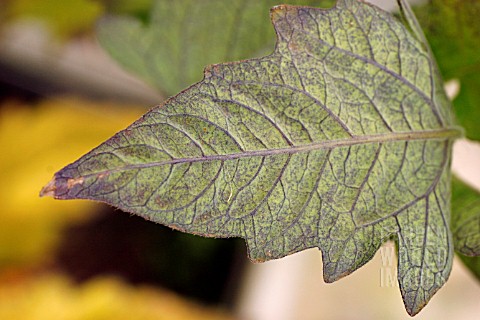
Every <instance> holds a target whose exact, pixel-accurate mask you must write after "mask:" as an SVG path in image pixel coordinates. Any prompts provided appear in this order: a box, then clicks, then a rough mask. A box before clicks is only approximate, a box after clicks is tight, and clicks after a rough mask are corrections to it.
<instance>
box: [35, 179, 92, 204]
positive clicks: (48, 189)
mask: <svg viewBox="0 0 480 320" xmlns="http://www.w3.org/2000/svg"><path fill="white" fill-rule="evenodd" d="M84 181H85V178H84V177H78V178H70V179H67V180H66V181H64V180H63V179H60V180H57V178H56V177H53V179H52V180H51V181H50V182H49V183H48V184H47V185H46V186H44V187H43V188H42V190H40V197H54V198H56V199H58V198H59V194H63V192H62V191H67V192H68V191H69V190H71V189H72V188H73V187H74V186H76V185H81V184H83V182H84ZM59 190H62V191H60V192H59ZM62 198H63V197H62Z"/></svg>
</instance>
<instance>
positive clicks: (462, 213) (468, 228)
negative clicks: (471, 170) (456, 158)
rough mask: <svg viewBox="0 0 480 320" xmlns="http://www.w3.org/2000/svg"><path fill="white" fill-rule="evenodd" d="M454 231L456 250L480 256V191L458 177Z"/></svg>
mask: <svg viewBox="0 0 480 320" xmlns="http://www.w3.org/2000/svg"><path fill="white" fill-rule="evenodd" d="M452 233H453V240H454V244H455V250H457V251H458V252H459V253H461V254H463V255H467V256H480V193H479V192H478V191H476V190H474V189H472V188H471V187H470V186H468V185H466V184H465V183H463V182H462V181H460V180H458V179H453V188H452Z"/></svg>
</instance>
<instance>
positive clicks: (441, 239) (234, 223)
mask: <svg viewBox="0 0 480 320" xmlns="http://www.w3.org/2000/svg"><path fill="white" fill-rule="evenodd" d="M400 5H401V6H402V9H403V10H402V12H403V14H404V20H405V21H406V22H407V24H408V25H407V27H408V29H407V28H406V27H405V26H404V25H403V24H402V23H400V22H399V21H398V20H397V19H395V18H394V17H393V16H391V15H390V14H389V13H386V12H384V11H382V10H380V9H378V8H376V7H374V6H371V5H369V4H366V3H363V2H360V1H356V0H339V1H338V2H337V5H336V7H334V8H332V9H330V10H322V9H315V8H307V7H294V6H285V5H282V6H277V7H274V8H273V9H272V11H271V17H272V21H273V24H274V27H275V30H276V33H277V44H276V47H275V51H274V52H273V53H272V54H271V55H268V56H266V57H263V58H258V59H251V60H246V61H240V62H234V63H227V64H219V65H212V66H210V67H208V68H206V70H205V76H204V79H203V80H202V81H201V82H199V83H197V84H194V85H193V86H191V87H190V88H188V89H187V90H184V91H183V92H181V93H180V94H178V95H177V96H175V97H173V98H171V99H169V100H168V101H167V102H165V104H164V105H162V106H159V107H157V108H154V109H153V110H151V111H150V112H148V113H147V114H145V115H144V116H143V117H142V118H141V119H139V120H137V121H136V122H135V123H133V124H132V125H131V126H129V127H128V128H127V129H125V130H123V131H121V132H119V133H117V134H116V135H114V136H113V137H112V138H111V139H109V140H107V141H106V142H105V143H103V144H101V145H100V146H99V147H97V148H96V149H94V150H92V151H91V152H90V153H88V154H86V155H85V156H83V157H82V158H80V159H79V160H77V161H76V162H74V163H72V164H70V165H68V166H66V167H65V168H63V169H62V170H61V171H59V172H57V173H56V174H55V177H54V179H53V180H52V181H51V182H50V183H49V184H48V185H47V186H46V187H44V189H43V190H42V195H53V196H54V197H55V198H57V199H72V198H82V199H92V200H98V201H103V202H106V203H109V204H111V205H114V206H116V207H118V208H121V209H122V210H125V211H127V212H131V213H134V214H137V215H140V216H142V217H144V218H146V219H148V220H151V221H155V222H158V223H162V224H165V225H168V226H170V227H172V228H175V229H179V230H182V231H186V232H190V233H195V234H200V235H204V236H209V237H242V238H245V240H246V242H247V246H248V253H249V256H250V258H251V259H252V260H254V261H265V260H269V259H276V258H281V257H284V256H286V255H289V254H292V253H294V252H298V251H301V250H304V249H307V248H312V247H317V248H319V249H321V251H322V256H323V264H324V279H325V280H326V281H327V282H332V281H335V280H337V279H340V278H342V277H343V276H345V275H348V274H349V273H351V272H353V271H355V270H356V269H358V268H359V267H361V266H362V265H364V264H365V263H367V262H368V261H369V260H370V259H371V258H372V257H373V255H374V254H375V252H376V251H377V249H378V248H379V247H380V245H381V244H382V243H383V242H384V241H386V240H387V239H390V238H395V239H397V241H398V251H399V263H398V280H399V284H400V289H401V292H402V296H403V299H404V303H405V305H406V309H407V311H408V313H409V314H411V315H413V314H416V313H417V312H419V311H420V310H421V308H422V307H423V306H424V305H425V304H426V303H427V301H428V300H429V299H430V297H431V296H432V295H433V294H434V293H435V292H436V291H437V290H438V289H439V288H440V287H441V286H442V285H443V283H444V282H445V281H446V280H447V278H448V276H449V274H450V269H451V264H452V255H453V245H452V235H451V232H450V229H449V224H450V154H451V144H452V141H453V139H454V138H455V137H458V136H459V135H460V134H461V132H460V130H459V129H458V128H456V127H455V126H454V125H453V124H452V118H451V114H450V104H449V102H448V100H447V98H446V96H445V93H444V91H443V87H442V83H441V80H440V78H439V77H438V72H437V71H436V69H435V63H434V61H433V58H432V57H431V56H430V55H429V51H428V46H427V45H426V43H425V42H424V39H423V35H422V33H421V30H419V29H418V26H417V24H416V21H415V20H414V19H415V18H414V17H413V16H412V14H411V11H410V9H409V7H408V6H407V4H406V3H405V2H404V1H400Z"/></svg>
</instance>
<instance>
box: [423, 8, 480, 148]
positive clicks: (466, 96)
mask: <svg viewBox="0 0 480 320" xmlns="http://www.w3.org/2000/svg"><path fill="white" fill-rule="evenodd" d="M416 12H417V14H418V17H419V21H420V22H421V24H422V26H423V27H424V30H425V33H426V36H427V38H428V40H429V42H430V44H431V46H432V50H433V52H434V53H435V56H436V57H437V61H438V64H439V66H440V69H441V71H442V74H443V75H444V76H445V78H447V79H453V78H458V79H459V81H460V93H459V95H458V96H457V98H456V99H455V100H454V102H453V103H454V107H455V113H456V115H457V119H458V121H459V123H460V124H461V125H462V126H463V127H464V128H465V129H466V135H467V137H468V138H470V139H474V140H480V126H479V125H478V119H479V118H480V90H478V88H479V87H480V54H479V52H480V41H479V39H480V19H479V18H478V17H479V16H480V1H478V0H431V1H429V2H428V3H427V4H425V5H423V6H420V7H418V8H417V10H416Z"/></svg>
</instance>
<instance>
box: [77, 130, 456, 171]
mask: <svg viewBox="0 0 480 320" xmlns="http://www.w3.org/2000/svg"><path fill="white" fill-rule="evenodd" d="M462 134H463V131H462V129H461V128H458V127H453V128H445V129H438V130H425V131H410V132H389V133H383V134H375V135H365V136H353V137H351V138H348V139H337V140H327V141H321V142H316V143H310V144H305V145H300V146H292V147H288V148H275V149H264V150H251V151H244V152H238V153H230V154H221V155H210V156H203V157H192V158H177V159H172V160H169V161H158V162H150V163H142V164H129V165H126V166H123V167H119V168H116V169H111V170H105V171H97V172H95V173H92V174H88V175H83V176H82V177H84V178H86V177H90V176H95V175H98V174H102V173H103V174H109V173H113V172H119V171H125V170H135V169H145V168H151V167H157V166H163V165H175V164H182V163H194V162H207V161H228V160H235V159H241V158H249V157H267V156H274V155H279V154H296V153H301V152H310V151H314V150H321V149H323V150H329V149H334V148H339V147H348V146H353V145H358V144H367V143H385V142H394V141H413V140H445V139H455V138H458V137H461V136H462ZM150 147H151V146H150Z"/></svg>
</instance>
